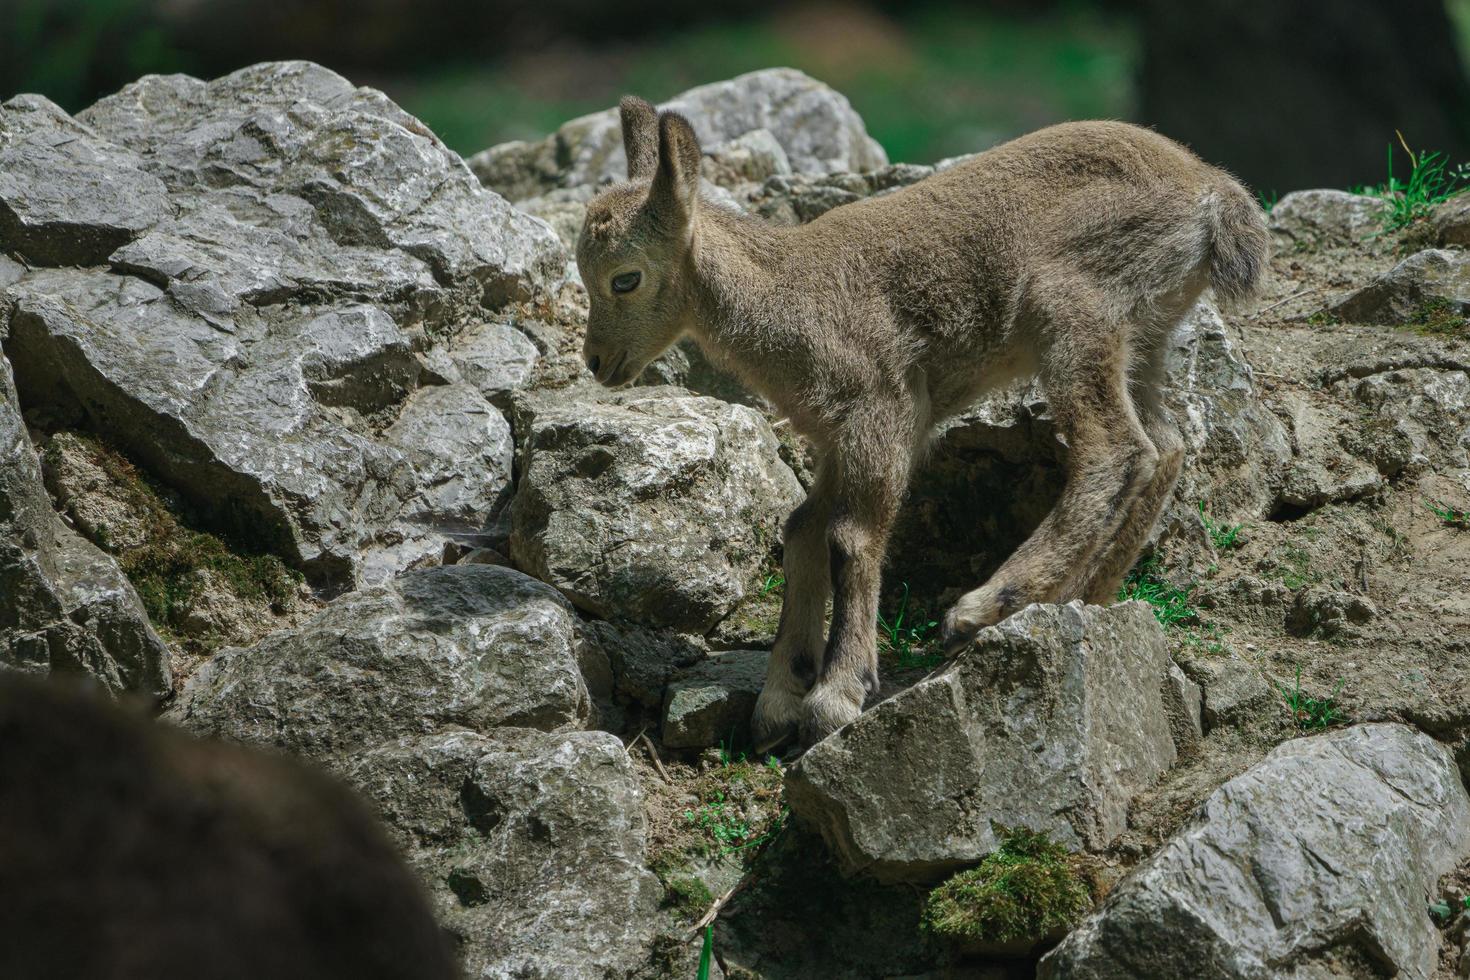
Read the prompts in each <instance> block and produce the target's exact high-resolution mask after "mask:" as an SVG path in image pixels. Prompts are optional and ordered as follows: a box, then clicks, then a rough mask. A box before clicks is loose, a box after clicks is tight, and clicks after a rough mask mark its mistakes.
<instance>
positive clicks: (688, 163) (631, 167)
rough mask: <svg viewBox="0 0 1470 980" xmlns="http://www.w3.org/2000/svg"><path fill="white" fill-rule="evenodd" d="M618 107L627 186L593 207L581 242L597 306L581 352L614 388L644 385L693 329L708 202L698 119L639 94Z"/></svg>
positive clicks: (581, 261) (580, 260)
mask: <svg viewBox="0 0 1470 980" xmlns="http://www.w3.org/2000/svg"><path fill="white" fill-rule="evenodd" d="M619 109H620V111H621V113H622V120H623V147H624V148H625V149H626V150H627V153H628V182H627V183H624V184H619V185H617V186H615V187H612V188H609V189H608V190H607V191H604V192H603V193H602V194H600V195H598V196H597V197H596V198H594V199H593V200H592V201H591V203H589V204H588V205H587V219H586V221H585V222H584V223H583V225H582V234H581V237H580V238H579V239H578V241H577V265H578V268H579V269H580V271H581V273H582V282H583V283H584V284H585V285H586V287H587V296H588V300H589V303H590V305H591V309H590V311H589V313H588V317H587V341H586V343H585V344H584V345H583V347H582V354H583V357H584V358H585V359H586V361H587V367H588V369H589V370H590V371H591V372H592V374H593V375H594V376H595V377H596V378H597V380H598V381H599V382H601V383H602V384H605V385H608V386H609V387H617V386H618V385H622V384H626V383H628V382H629V381H632V380H633V379H634V378H636V377H638V375H639V374H640V373H641V372H642V371H643V369H644V368H645V367H647V366H648V363H649V362H650V361H652V360H653V359H654V358H655V357H658V356H659V355H660V354H662V353H663V352H664V351H665V350H667V349H668V347H669V346H670V345H671V344H673V343H674V341H676V340H678V339H679V336H680V335H681V334H682V333H683V332H684V330H685V328H686V326H687V320H688V317H689V307H690V298H691V292H692V290H691V287H692V278H693V268H692V256H691V247H692V244H693V241H694V226H695V217H696V208H697V207H698V203H699V140H698V139H697V138H696V137H695V135H694V129H693V127H691V126H690V125H689V121H688V120H687V119H685V118H684V117H683V116H680V115H678V114H677V113H673V112H665V113H663V114H662V115H660V114H659V113H658V112H657V111H656V110H655V109H654V107H653V106H651V105H649V104H648V103H647V102H645V101H643V100H642V99H639V98H635V97H633V96H627V97H625V98H624V99H623V101H622V103H621V105H620V106H619Z"/></svg>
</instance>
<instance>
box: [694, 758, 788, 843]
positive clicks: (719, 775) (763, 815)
mask: <svg viewBox="0 0 1470 980" xmlns="http://www.w3.org/2000/svg"><path fill="white" fill-rule="evenodd" d="M782 777H783V773H782V770H781V763H780V760H778V759H777V758H776V757H775V756H767V757H766V761H765V762H764V763H760V764H758V763H756V762H753V761H751V760H750V759H749V758H747V757H746V755H745V753H743V752H742V753H740V754H738V755H736V754H732V753H731V752H730V751H729V750H728V749H726V748H725V747H723V746H721V748H720V765H719V767H718V768H715V769H712V770H711V771H709V772H708V773H706V774H705V775H704V776H702V777H701V778H700V780H699V782H698V784H697V785H696V786H695V794H696V796H697V797H698V800H699V802H698V804H696V805H695V806H694V807H692V808H690V809H688V810H685V811H684V822H685V823H686V824H687V825H688V826H689V828H690V829H691V830H694V831H696V832H697V834H698V836H699V837H700V838H701V839H702V840H701V844H702V847H701V849H702V850H704V851H705V852H706V853H709V852H714V853H715V854H718V855H721V856H723V855H726V854H732V853H734V852H736V851H746V850H751V849H753V848H756V847H759V846H760V845H762V844H764V843H766V842H767V841H769V840H771V839H772V838H774V837H775V836H776V835H777V834H778V833H780V832H781V830H782V829H783V828H784V827H785V826H786V807H785V805H784V804H782V802H781V781H782Z"/></svg>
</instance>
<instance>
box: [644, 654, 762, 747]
mask: <svg viewBox="0 0 1470 980" xmlns="http://www.w3.org/2000/svg"><path fill="white" fill-rule="evenodd" d="M768 659H770V654H769V653H767V652H766V651H764V650H729V651H726V652H724V653H714V654H711V655H710V656H709V658H708V659H707V660H703V661H701V662H699V663H697V664H695V665H694V666H693V667H690V668H688V669H687V670H684V671H681V672H680V673H679V674H678V675H677V676H676V677H675V678H674V679H673V680H672V681H670V683H669V686H668V690H667V691H666V693H665V694H664V723H663V733H662V741H663V744H664V745H665V746H667V747H668V748H671V749H702V748H705V747H707V746H711V745H720V744H724V745H726V747H728V748H732V749H733V748H734V747H735V746H736V745H744V744H746V743H748V742H749V741H750V715H751V712H753V711H754V710H755V699H756V698H757V697H758V696H759V695H760V693H761V687H762V685H763V684H764V683H765V679H766V661H767V660H768Z"/></svg>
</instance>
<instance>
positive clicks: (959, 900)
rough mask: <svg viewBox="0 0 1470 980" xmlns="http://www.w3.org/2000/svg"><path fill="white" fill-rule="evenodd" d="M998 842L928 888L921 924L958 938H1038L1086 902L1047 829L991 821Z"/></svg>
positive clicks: (1064, 924) (1066, 923) (1068, 922)
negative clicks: (974, 861)
mask: <svg viewBox="0 0 1470 980" xmlns="http://www.w3.org/2000/svg"><path fill="white" fill-rule="evenodd" d="M996 831H997V833H998V834H999V835H1000V838H1001V842H1000V847H999V848H998V849H996V850H995V851H994V852H992V853H991V854H989V855H987V856H986V858H985V859H984V860H983V861H981V862H980V864H979V866H978V867H974V868H971V869H970V870H968V871H961V872H960V873H959V874H957V875H955V876H954V877H952V878H950V879H949V880H948V881H946V882H945V883H944V884H942V885H940V886H939V887H938V888H936V889H934V890H933V891H932V892H930V893H929V899H928V901H927V902H926V903H925V905H924V915H923V919H922V920H921V923H920V925H921V927H922V928H923V929H924V930H925V931H927V932H929V933H931V934H932V935H935V936H938V937H940V938H943V939H950V940H954V941H957V942H970V943H973V942H982V943H990V942H993V943H1009V942H1014V941H1016V940H1027V939H1040V938H1042V937H1044V936H1046V935H1047V934H1049V933H1051V932H1054V931H1056V930H1058V929H1065V928H1069V927H1070V926H1072V925H1073V924H1074V923H1075V922H1076V921H1077V919H1078V918H1079V917H1080V916H1081V915H1082V914H1083V913H1084V912H1086V911H1087V909H1088V908H1089V907H1090V905H1091V902H1092V900H1091V898H1090V896H1089V895H1088V892H1087V887H1086V886H1085V885H1084V884H1083V883H1082V881H1081V880H1080V879H1079V878H1078V876H1077V872H1076V870H1075V869H1074V868H1073V865H1072V860H1071V858H1070V856H1069V855H1068V854H1067V852H1066V850H1065V849H1064V848H1062V846H1061V845H1059V844H1056V843H1053V842H1052V840H1051V838H1050V837H1049V836H1048V835H1047V834H1046V833H1044V832H1043V833H1037V832H1034V831H1030V830H1027V829H1026V828H1024V827H1016V828H1006V827H1001V826H999V825H996Z"/></svg>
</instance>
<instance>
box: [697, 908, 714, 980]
mask: <svg viewBox="0 0 1470 980" xmlns="http://www.w3.org/2000/svg"><path fill="white" fill-rule="evenodd" d="M714 951H715V924H714V923H713V922H711V923H710V924H709V925H707V926H705V927H704V949H702V950H700V951H699V980H709V964H710V959H711V958H713V956H714Z"/></svg>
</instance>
